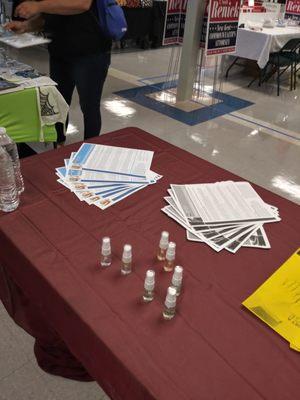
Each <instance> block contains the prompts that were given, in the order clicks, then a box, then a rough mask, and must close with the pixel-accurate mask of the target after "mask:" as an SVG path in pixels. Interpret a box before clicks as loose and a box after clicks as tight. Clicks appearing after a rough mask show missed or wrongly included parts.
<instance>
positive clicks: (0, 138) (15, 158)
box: [0, 128, 24, 194]
mask: <svg viewBox="0 0 300 400" xmlns="http://www.w3.org/2000/svg"><path fill="white" fill-rule="evenodd" d="M0 146H1V147H3V148H4V149H5V150H6V152H7V153H8V155H9V156H10V158H11V160H12V163H13V167H14V172H15V181H16V186H17V190H18V193H19V194H20V193H22V192H23V191H24V181H23V177H22V174H21V170H20V160H19V154H18V148H17V145H16V143H15V142H14V141H13V140H12V139H11V138H10V137H9V136H8V135H7V133H6V130H5V128H0Z"/></svg>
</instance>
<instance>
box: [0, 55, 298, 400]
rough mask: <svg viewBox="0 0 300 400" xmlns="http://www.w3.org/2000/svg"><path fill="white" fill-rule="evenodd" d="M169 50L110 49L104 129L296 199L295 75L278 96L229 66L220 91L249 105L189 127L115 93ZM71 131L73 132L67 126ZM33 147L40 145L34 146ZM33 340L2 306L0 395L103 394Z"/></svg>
mask: <svg viewBox="0 0 300 400" xmlns="http://www.w3.org/2000/svg"><path fill="white" fill-rule="evenodd" d="M17 56H18V57H19V59H22V60H23V61H26V62H28V63H29V64H31V65H34V66H35V67H36V68H38V69H39V70H41V71H42V72H45V73H47V71H48V66H47V52H46V51H45V50H43V49H27V50H24V51H22V52H19V53H18V54H17ZM169 57H170V49H158V50H150V51H139V52H132V53H124V54H114V55H113V57H112V66H111V70H110V73H109V76H108V79H107V82H106V85H105V90H104V94H103V101H102V117H103V133H106V132H109V131H112V130H115V129H120V128H122V127H128V126H137V127H140V128H142V129H144V130H146V131H148V132H150V133H152V134H153V135H156V136H158V137H160V138H162V139H164V140H167V141H169V142H170V143H173V144H175V145H177V146H179V147H182V148H184V149H186V150H188V151H190V152H191V153H193V154H196V155H197V156H199V157H202V158H204V159H206V160H208V161H211V162H212V163H214V164H216V165H218V166H221V167H223V168H225V169H227V170H230V171H231V172H234V173H236V174H237V175H239V176H241V177H242V178H244V179H247V180H250V181H252V182H255V183H257V184H259V185H261V186H263V187H265V188H268V189H269V190H271V191H273V192H276V193H278V194H280V195H281V196H283V197H286V198H288V199H290V200H291V201H294V202H296V203H298V204H300V173H299V156H300V117H299V105H300V80H299V82H298V89H297V90H296V91H293V92H290V91H289V90H288V84H287V83H286V84H285V85H284V87H283V89H282V91H281V94H280V96H279V97H277V96H276V87H275V85H274V83H272V82H270V83H269V84H267V85H264V86H262V87H261V88H259V87H258V86H257V85H256V84H254V85H253V86H252V87H251V88H250V89H249V88H247V83H248V82H249V80H251V77H249V76H245V75H244V74H243V73H241V71H240V70H238V69H236V70H233V71H232V73H231V76H230V78H229V79H228V81H222V85H220V86H221V88H222V91H223V92H224V93H227V94H230V95H231V96H235V97H238V98H240V99H242V100H247V101H249V102H251V103H253V104H252V105H250V106H248V107H246V108H243V109H240V110H238V111H232V112H229V113H227V114H225V115H224V116H221V117H217V118H214V119H210V120H207V121H206V122H203V123H200V124H196V125H194V126H190V125H186V124H184V123H182V122H179V121H177V120H175V119H172V118H170V117H167V116H166V115H164V114H163V113H161V112H159V111H154V110H150V109H148V108H146V107H144V106H142V105H140V104H137V103H136V102H135V101H129V100H127V99H125V98H121V97H119V96H118V95H116V94H114V93H115V92H118V91H121V90H125V89H131V88H134V87H140V86H142V85H144V84H145V83H154V82H161V81H163V80H164V78H165V75H166V73H167V68H168V60H169ZM70 121H71V123H70V135H69V137H68V142H73V141H78V140H80V138H81V137H82V136H81V134H80V132H82V127H83V126H82V117H81V113H80V109H79V103H78V97H77V95H75V96H74V99H73V104H72V108H71V117H70ZM71 131H72V132H71ZM38 149H39V151H40V150H45V148H44V146H41V145H39V146H38ZM32 346H33V340H32V339H31V338H30V337H29V336H28V335H27V334H25V333H24V332H23V331H22V330H21V329H19V328H18V327H17V326H16V325H15V324H14V323H13V322H12V321H11V320H10V319H9V317H8V316H7V314H6V312H5V310H4V309H3V308H1V307H0V400H42V399H43V400H52V399H53V400H69V399H70V400H71V399H72V400H77V399H78V400H85V399H86V400H102V399H104V398H106V397H105V394H104V393H103V391H102V390H101V389H100V387H99V386H98V385H97V384H95V383H78V382H73V381H68V380H65V379H62V378H57V377H53V376H49V375H47V374H45V373H44V372H42V371H41V370H40V369H39V368H38V367H37V365H36V362H35V360H34V356H33V351H32Z"/></svg>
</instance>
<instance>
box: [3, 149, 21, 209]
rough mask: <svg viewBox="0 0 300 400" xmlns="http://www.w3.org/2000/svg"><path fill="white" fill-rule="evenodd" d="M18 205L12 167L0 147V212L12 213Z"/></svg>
mask: <svg viewBox="0 0 300 400" xmlns="http://www.w3.org/2000/svg"><path fill="white" fill-rule="evenodd" d="M18 205H19V194H18V191H17V187H16V180H15V174H14V167H13V163H12V160H11V158H10V156H9V155H8V154H7V152H6V150H5V149H4V148H3V147H1V146H0V210H2V211H5V212H10V211H14V210H15V209H16V208H17V207H18Z"/></svg>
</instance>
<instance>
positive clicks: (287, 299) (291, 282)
mask: <svg viewBox="0 0 300 400" xmlns="http://www.w3.org/2000/svg"><path fill="white" fill-rule="evenodd" d="M299 289H300V249H298V250H297V251H296V252H295V253H294V254H293V255H292V256H291V257H290V258H289V259H288V260H287V261H286V262H285V263H284V264H283V265H282V266H281V267H280V268H279V269H278V270H277V271H276V272H275V273H274V274H273V275H272V276H270V278H269V279H267V280H266V282H265V283H263V284H262V285H261V286H260V287H259V288H258V289H257V290H256V291H255V292H254V293H253V294H252V295H251V296H250V297H248V299H246V300H245V301H244V302H243V305H244V306H245V307H247V308H248V309H249V310H250V311H251V312H252V313H254V314H255V315H256V316H257V317H258V318H260V319H261V320H262V321H264V322H265V323H266V324H267V325H269V326H270V327H271V328H272V329H274V331H276V332H277V333H279V335H281V336H282V337H284V338H285V339H286V340H288V342H289V343H290V347H291V348H292V349H294V350H296V351H300V336H299V328H300V292H299Z"/></svg>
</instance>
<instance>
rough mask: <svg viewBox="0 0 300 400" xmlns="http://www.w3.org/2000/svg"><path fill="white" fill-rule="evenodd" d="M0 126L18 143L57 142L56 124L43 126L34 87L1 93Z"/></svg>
mask: <svg viewBox="0 0 300 400" xmlns="http://www.w3.org/2000/svg"><path fill="white" fill-rule="evenodd" d="M55 90H56V89H55ZM0 126H4V127H5V128H6V130H7V133H8V134H9V136H10V137H11V138H12V139H13V140H14V141H15V142H16V143H24V142H39V141H43V142H55V141H56V138H57V133H56V130H55V126H54V125H45V126H44V127H42V128H41V121H40V116H39V109H38V104H37V94H36V90H35V89H34V88H31V89H24V90H20V91H18V92H12V93H7V94H0ZM41 134H42V135H41Z"/></svg>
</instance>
